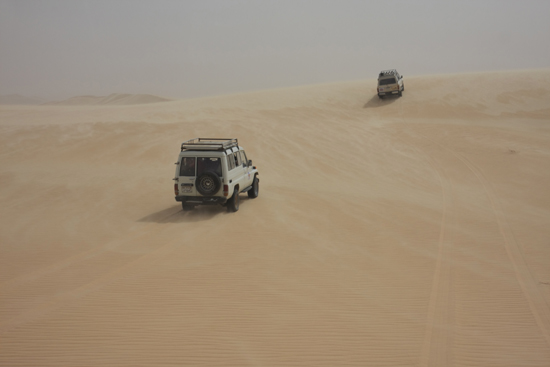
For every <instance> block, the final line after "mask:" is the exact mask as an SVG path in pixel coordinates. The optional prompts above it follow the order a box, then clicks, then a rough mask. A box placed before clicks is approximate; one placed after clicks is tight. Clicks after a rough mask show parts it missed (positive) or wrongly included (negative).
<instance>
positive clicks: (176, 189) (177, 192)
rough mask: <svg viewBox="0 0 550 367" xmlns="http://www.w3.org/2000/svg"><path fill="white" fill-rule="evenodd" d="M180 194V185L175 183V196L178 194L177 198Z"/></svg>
mask: <svg viewBox="0 0 550 367" xmlns="http://www.w3.org/2000/svg"><path fill="white" fill-rule="evenodd" d="M179 193H180V190H178V184H177V183H175V184H174V194H176V196H177V195H179Z"/></svg>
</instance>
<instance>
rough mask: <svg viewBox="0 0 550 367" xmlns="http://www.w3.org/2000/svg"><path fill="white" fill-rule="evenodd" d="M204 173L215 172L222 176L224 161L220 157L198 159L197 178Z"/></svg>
mask: <svg viewBox="0 0 550 367" xmlns="http://www.w3.org/2000/svg"><path fill="white" fill-rule="evenodd" d="M204 172H214V173H215V174H217V175H218V176H219V177H221V176H222V160H221V158H218V157H197V176H200V175H202V174H203V173H204Z"/></svg>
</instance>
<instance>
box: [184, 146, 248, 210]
mask: <svg viewBox="0 0 550 367" xmlns="http://www.w3.org/2000/svg"><path fill="white" fill-rule="evenodd" d="M258 175H259V172H258V170H257V169H256V167H254V166H252V161H251V160H249V159H248V158H247V156H246V153H245V151H244V149H243V148H242V147H240V146H239V144H238V141H237V139H218V138H213V139H212V138H195V139H191V140H188V141H186V142H184V143H182V145H181V152H180V154H179V156H178V161H177V162H176V172H175V178H174V181H175V184H174V194H175V199H176V201H179V202H181V203H182V207H183V209H184V210H190V209H193V208H194V207H195V206H197V205H209V204H221V205H223V206H227V207H228V209H229V211H237V210H238V209H239V198H238V195H239V193H242V192H248V196H249V197H250V198H255V197H257V196H258V193H259V177H258Z"/></svg>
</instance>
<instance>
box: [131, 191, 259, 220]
mask: <svg viewBox="0 0 550 367" xmlns="http://www.w3.org/2000/svg"><path fill="white" fill-rule="evenodd" d="M248 200H249V199H248V197H243V196H241V197H240V207H241V208H240V209H243V206H244V207H246V202H247V201H248ZM243 204H244V205H243ZM232 214H233V215H235V214H238V213H229V212H228V211H227V208H226V207H223V206H221V205H199V206H197V207H195V208H194V209H193V210H189V211H184V210H183V209H182V207H181V204H179V203H178V204H174V205H173V206H171V207H170V208H167V209H163V210H160V211H158V212H156V213H152V214H149V215H147V216H145V217H143V218H141V219H138V222H152V223H186V222H189V223H193V222H202V221H205V220H210V219H213V218H214V217H216V216H218V215H232Z"/></svg>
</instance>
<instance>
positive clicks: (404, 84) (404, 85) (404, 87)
mask: <svg viewBox="0 0 550 367" xmlns="http://www.w3.org/2000/svg"><path fill="white" fill-rule="evenodd" d="M401 91H402V92H404V91H405V84H403V89H401Z"/></svg>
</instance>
